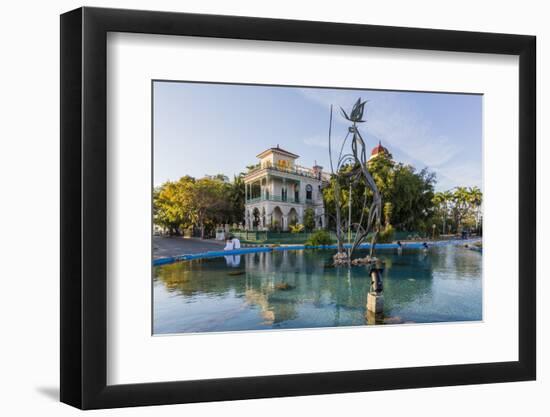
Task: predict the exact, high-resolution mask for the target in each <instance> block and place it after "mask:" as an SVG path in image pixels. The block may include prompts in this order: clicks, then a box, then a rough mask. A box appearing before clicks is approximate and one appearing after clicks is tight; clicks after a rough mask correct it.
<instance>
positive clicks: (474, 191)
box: [468, 187, 483, 231]
mask: <svg viewBox="0 0 550 417" xmlns="http://www.w3.org/2000/svg"><path fill="white" fill-rule="evenodd" d="M468 193H469V200H470V205H471V206H472V209H473V210H474V212H475V219H476V231H479V224H480V214H481V203H482V202H483V193H482V192H481V190H480V189H479V188H478V187H470V188H468Z"/></svg>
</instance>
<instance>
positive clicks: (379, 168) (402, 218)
mask: <svg viewBox="0 0 550 417" xmlns="http://www.w3.org/2000/svg"><path fill="white" fill-rule="evenodd" d="M350 169H351V167H350V166H345V167H343V168H342V171H341V172H346V171H349V170H350ZM368 169H369V172H370V173H371V175H372V177H373V178H374V180H375V182H376V185H377V187H378V189H379V191H380V194H381V195H382V202H383V203H384V204H386V203H390V204H391V224H392V225H393V226H394V227H395V228H396V229H397V230H409V231H413V230H418V229H419V228H421V227H423V225H425V224H426V222H427V221H428V220H429V219H430V218H431V217H432V216H433V210H434V204H433V202H432V198H433V195H434V185H435V174H434V173H432V172H430V171H428V170H427V169H423V170H421V171H416V170H415V169H414V167H412V166H411V165H405V164H402V163H396V162H394V161H392V160H391V157H390V156H389V155H379V156H378V157H376V158H374V159H372V160H371V161H370V162H369V165H368ZM336 181H337V179H336V178H333V179H332V180H331V182H330V184H329V185H328V186H327V187H325V189H324V190H323V196H324V199H325V210H326V211H327V214H328V215H329V221H330V222H331V226H334V221H333V219H334V217H335V209H334V204H335V203H334V202H335V201H336V199H335V193H336V192H338V191H339V192H340V199H339V200H340V204H341V212H342V213H346V215H347V213H348V203H349V198H350V191H349V184H347V183H346V180H345V179H340V182H339V183H338V184H336ZM336 185H338V186H336ZM365 193H367V199H368V200H367V207H366V208H365V209H364V210H365V213H364V214H365V215H366V214H368V207H370V201H371V198H372V195H371V193H370V191H369V190H368V189H367V188H366V187H365V184H364V182H363V181H362V180H359V181H358V182H356V183H354V184H353V186H352V187H351V198H352V204H351V211H352V216H351V217H352V223H356V222H358V221H359V219H360V217H361V213H362V211H363V198H364V195H365Z"/></svg>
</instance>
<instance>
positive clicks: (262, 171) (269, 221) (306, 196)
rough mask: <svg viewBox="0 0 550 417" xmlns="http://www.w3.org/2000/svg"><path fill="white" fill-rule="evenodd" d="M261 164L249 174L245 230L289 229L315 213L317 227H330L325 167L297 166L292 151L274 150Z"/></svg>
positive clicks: (266, 154) (261, 156) (246, 182)
mask: <svg viewBox="0 0 550 417" xmlns="http://www.w3.org/2000/svg"><path fill="white" fill-rule="evenodd" d="M257 158H258V159H259V160H260V161H259V163H258V165H257V166H256V167H255V168H253V169H251V170H250V171H248V173H247V174H246V176H245V178H244V182H245V202H246V203H245V228H246V229H247V230H253V229H260V230H265V229H269V228H275V229H280V230H288V229H289V225H291V224H295V223H302V224H303V222H304V213H305V211H306V209H307V208H311V209H312V210H313V211H314V213H315V227H316V228H324V227H325V225H326V218H325V207H324V204H323V194H322V191H321V189H322V187H323V185H324V184H326V183H327V182H328V181H329V178H330V177H329V175H328V174H326V173H324V172H323V167H321V166H318V165H315V166H313V167H312V168H305V167H301V166H299V165H296V164H295V161H296V159H298V158H299V156H298V155H295V154H293V153H291V152H288V151H285V150H284V149H281V148H280V147H279V145H277V147H276V148H270V149H267V150H265V151H263V152H262V153H260V154H259V155H257Z"/></svg>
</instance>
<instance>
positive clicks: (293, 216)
mask: <svg viewBox="0 0 550 417" xmlns="http://www.w3.org/2000/svg"><path fill="white" fill-rule="evenodd" d="M296 223H298V212H297V211H296V209H295V208H294V207H293V208H291V209H290V211H289V212H288V224H289V226H294V225H295V224H296Z"/></svg>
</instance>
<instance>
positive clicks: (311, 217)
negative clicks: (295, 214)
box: [304, 207, 315, 231]
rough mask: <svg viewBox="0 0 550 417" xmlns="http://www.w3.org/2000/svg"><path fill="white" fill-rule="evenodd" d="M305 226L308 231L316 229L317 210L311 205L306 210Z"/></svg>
mask: <svg viewBox="0 0 550 417" xmlns="http://www.w3.org/2000/svg"><path fill="white" fill-rule="evenodd" d="M304 227H305V229H306V230H308V231H311V230H313V229H315V211H313V209H312V208H311V207H308V208H306V209H305V211H304Z"/></svg>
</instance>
